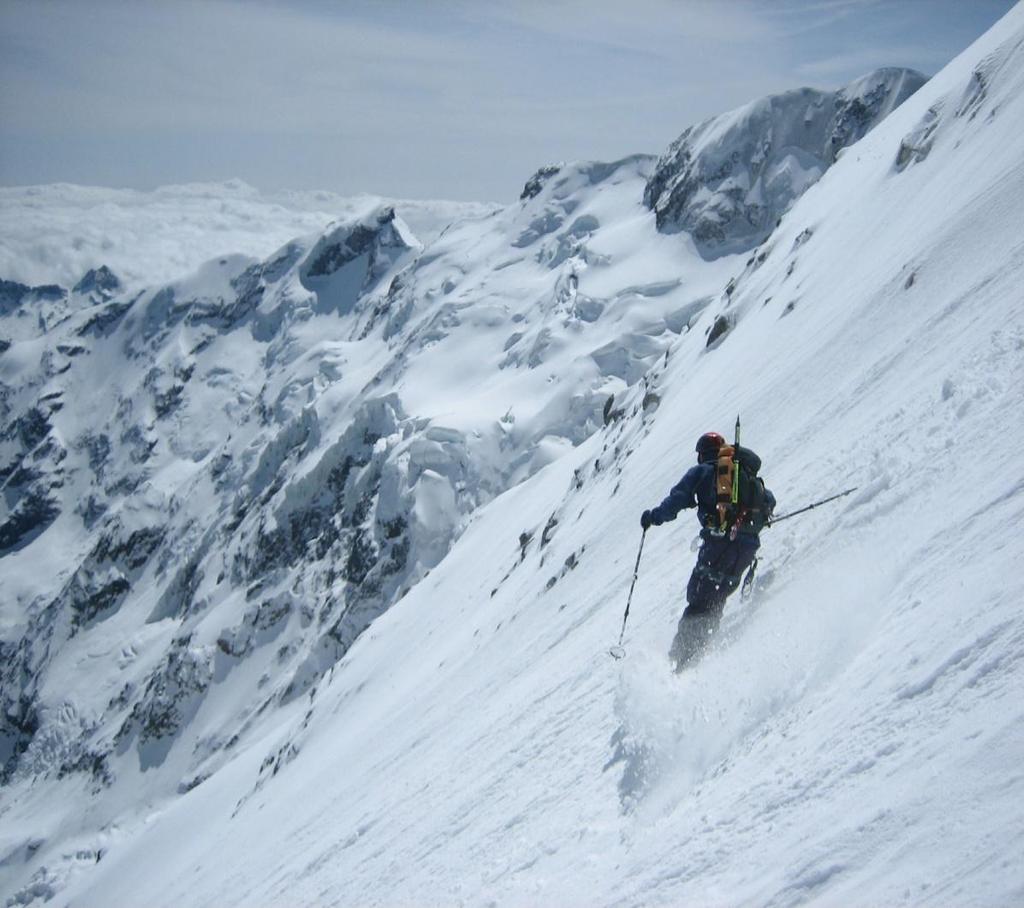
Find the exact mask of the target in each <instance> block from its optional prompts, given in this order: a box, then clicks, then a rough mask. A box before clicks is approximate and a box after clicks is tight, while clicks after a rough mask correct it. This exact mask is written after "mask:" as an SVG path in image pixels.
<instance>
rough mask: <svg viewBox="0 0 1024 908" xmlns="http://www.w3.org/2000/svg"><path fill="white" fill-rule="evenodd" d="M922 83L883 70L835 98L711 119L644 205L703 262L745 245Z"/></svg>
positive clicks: (661, 175)
mask: <svg viewBox="0 0 1024 908" xmlns="http://www.w3.org/2000/svg"><path fill="white" fill-rule="evenodd" d="M925 81H926V80H925V77H924V76H922V75H921V74H920V73H918V72H915V71H913V70H909V69H879V70H876V71H875V72H873V73H870V74H869V75H867V76H864V77H862V78H860V79H857V80H856V81H854V82H851V83H850V84H849V85H847V86H846V87H844V88H842V89H840V90H839V91H836V92H824V91H817V90H815V89H811V88H801V89H796V90H794V91H788V92H785V93H784V94H781V95H771V96H769V97H766V98H761V99H760V100H758V101H754V102H753V103H751V104H747V105H746V106H744V107H740V108H738V109H736V110H734V111H731V112H730V113H727V114H722V115H720V116H717V117H712V118H711V119H709V120H706V121H704V122H703V123H700V124H698V125H697V126H691V127H690V128H689V129H687V130H686V131H685V132H684V133H683V134H682V135H681V136H680V137H679V138H678V139H676V140H675V142H673V143H672V145H671V146H670V147H669V149H668V151H667V152H666V153H665V154H664V155H663V156H662V157H661V158H660V159H659V161H658V164H657V166H656V168H655V170H654V174H653V175H652V177H651V179H650V181H649V182H648V184H647V188H646V189H645V191H644V201H645V203H646V204H647V205H648V206H649V207H650V208H652V209H653V210H654V211H655V213H656V215H657V219H658V228H659V229H661V230H670V231H671V230H685V231H687V232H688V233H690V234H692V236H693V238H694V240H695V242H696V243H697V247H698V248H699V249H700V250H701V252H702V254H703V255H705V256H706V257H709V258H711V257H716V256H721V255H725V254H727V253H732V252H743V251H746V250H748V249H751V248H753V247H754V246H757V245H758V244H759V243H761V242H763V241H764V240H765V238H767V236H768V234H770V233H771V232H772V230H773V229H774V228H775V224H776V222H777V221H778V219H779V217H781V216H782V214H784V213H785V212H786V211H787V209H788V208H789V207H790V206H791V205H792V204H793V202H794V201H795V200H796V199H798V198H799V197H800V196H801V195H802V194H803V193H804V192H805V191H806V190H807V188H808V187H809V186H811V185H812V184H813V183H815V182H816V181H817V180H818V179H819V178H820V177H821V175H822V174H823V173H824V172H825V171H826V170H827V169H828V168H829V167H831V166H832V164H833V163H834V162H835V160H836V158H837V157H838V156H839V153H840V152H841V151H842V150H843V149H844V148H846V147H848V146H850V145H852V144H853V143H854V142H856V141H857V140H859V139H861V138H863V137H864V136H865V135H866V134H867V133H868V132H869V131H870V130H871V129H872V128H873V127H874V126H875V125H877V124H878V123H879V122H881V121H882V120H883V119H884V118H885V117H886V116H888V114H889V113H890V112H891V111H892V110H893V109H894V108H896V107H897V106H899V105H900V104H901V103H903V101H904V100H906V99H907V98H908V97H910V95H912V94H913V93H914V92H915V91H917V90H918V89H919V88H920V87H921V86H922V85H923V84H924V82H925Z"/></svg>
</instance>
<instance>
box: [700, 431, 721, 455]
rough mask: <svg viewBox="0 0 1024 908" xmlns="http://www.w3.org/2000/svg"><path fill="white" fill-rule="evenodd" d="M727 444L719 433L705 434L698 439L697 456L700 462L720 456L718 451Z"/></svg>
mask: <svg viewBox="0 0 1024 908" xmlns="http://www.w3.org/2000/svg"><path fill="white" fill-rule="evenodd" d="M724 444H725V439H724V438H723V437H722V436H721V435H719V434H718V433H717V432H705V433H704V434H703V435H701V437H700V438H698V439H697V448H696V451H697V456H698V458H699V459H700V460H708V459H711V458H714V457H717V456H718V449H719V448H720V447H722V445H724Z"/></svg>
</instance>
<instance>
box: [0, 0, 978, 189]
mask: <svg viewBox="0 0 1024 908" xmlns="http://www.w3.org/2000/svg"><path fill="white" fill-rule="evenodd" d="M934 2H935V3H936V4H940V5H942V4H946V3H947V2H948V3H953V2H954V0H934ZM972 8H973V6H972ZM957 9H958V10H960V11H961V13H962V10H963V7H957ZM962 15H963V16H965V15H966V13H962ZM0 17H2V27H0V111H2V114H3V115H2V116H0V146H2V147H4V149H5V154H4V155H3V156H2V157H0V181H4V182H8V183H10V182H21V183H24V182H49V181H53V180H73V181H76V182H96V181H100V180H102V181H105V182H117V183H119V184H120V185H125V184H127V185H134V186H152V185H157V184H159V183H160V182H170V181H180V180H185V179H223V178H226V177H230V176H235V175H238V176H242V177H244V178H245V179H247V180H249V181H250V182H253V183H257V184H259V185H263V186H267V187H269V188H276V187H285V186H302V187H310V188H311V187H313V186H315V185H318V186H321V187H323V188H329V189H335V190H339V191H342V192H346V193H352V192H357V191H370V192H378V193H381V194H387V195H392V196H395V195H399V196H410V195H419V196H429V197H438V196H442V195H447V196H450V197H453V198H463V199H465V198H471V197H476V198H496V197H498V198H501V197H505V198H508V197H511V196H512V194H513V193H517V192H518V189H519V187H520V185H521V183H522V181H523V179H525V177H526V176H527V175H528V174H529V173H530V172H531V171H532V170H533V169H534V168H535V167H536V166H537V165H538V164H540V163H543V162H545V161H551V160H559V159H571V158H580V157H589V158H601V157H613V156H623V155H625V154H628V153H631V152H636V151H650V152H659V151H661V150H662V149H663V148H664V147H665V146H666V145H667V144H668V142H670V141H671V140H672V139H673V138H674V137H675V136H676V135H678V133H679V132H681V131H682V130H683V129H684V128H685V127H686V126H688V125H690V124H692V123H694V122H696V121H698V120H701V119H704V118H706V117H708V116H711V115H713V114H716V113H719V112H722V111H724V110H728V109H731V108H734V107H737V106H739V105H741V104H743V103H746V102H747V101H749V100H751V99H753V98H755V97H758V96H761V95H764V94H767V93H770V92H774V91H781V90H784V89H786V88H791V87H794V86H795V85H797V84H803V83H806V82H807V81H813V82H822V81H830V82H831V83H832V84H833V85H836V84H838V83H839V81H842V80H845V79H847V78H850V77H852V76H854V75H860V74H861V73H862V72H863V71H864V70H866V69H869V68H871V67H872V66H874V65H876V63H886V64H905V63H906V64H910V65H916V66H918V67H919V68H920V67H922V66H923V65H927V66H929V67H933V66H934V65H935V64H933V62H932V61H936V62H941V59H938V60H937V58H936V53H937V52H936V51H935V50H934V48H935V47H939V48H943V47H947V46H950V41H952V42H953V44H952V48H953V49H955V48H956V47H957V46H962V45H963V44H966V43H967V41H968V40H969V39H970V38H973V37H975V36H976V34H977V33H978V31H980V30H981V28H982V27H983V25H980V26H978V28H977V30H976V31H974V32H973V33H970V34H968V35H967V36H966V38H964V39H963V40H957V39H956V38H955V37H954V38H951V37H949V35H946V39H945V41H944V42H940V41H937V40H934V34H933V32H929V31H928V29H929V28H931V29H933V31H934V29H937V28H945V26H946V23H945V21H944V20H943V17H942V16H941V15H936V14H935V13H934V12H933V11H932V10H931V8H930V4H927V3H909V2H908V3H906V4H895V5H894V4H893V3H891V2H887V0H805V2H798V0H778V2H769V0H630V2H629V3H623V2H621V0H543V2H542V0H517V2H516V3H511V4H504V5H499V4H490V3H480V2H477V0H402V2H388V0H346V2H344V3H340V4H339V3H335V2H328V0H288V2H285V0H278V2H270V0H245V2H242V0H205V2H198V0H176V2H171V0H166V2H155V0H153V2H126V0H121V2H119V0H90V2H89V3H82V2H77V0H75V2H72V0H47V2H35V0H32V2H28V0H2V2H0ZM960 27H961V29H963V28H966V27H967V26H966V25H964V24H963V23H961V24H960ZM927 47H932V48H933V50H932V53H931V55H930V56H928V57H927V58H924V57H922V56H921V54H922V52H923V51H924V50H925V49H927ZM871 49H874V50H871ZM908 50H913V51H915V52H916V56H915V58H913V59H901V58H900V56H899V54H900V53H901V52H903V51H908ZM938 53H940V54H941V51H939V52H938ZM951 54H952V50H951V52H950V55H951ZM922 60H927V63H922Z"/></svg>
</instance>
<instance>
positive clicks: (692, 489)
mask: <svg viewBox="0 0 1024 908" xmlns="http://www.w3.org/2000/svg"><path fill="white" fill-rule="evenodd" d="M700 476H701V470H700V467H699V466H696V467H690V469H689V470H687V471H686V475H685V476H683V478H682V479H680V480H679V482H678V483H676V484H675V485H674V486H673V487H672V491H671V492H669V493H668V497H667V498H666V499H665V500H664V501H663V502H662V503H661V504H659V505H658V506H657V507H656V508H651V510H650V515H651V523H653V524H654V525H655V526H659V525H660V524H663V523H665V522H666V521H668V520H675V519H676V515H677V514H678V513H679V512H680V511H682V510H684V509H685V508H695V507H697V483H698V481H699V480H700Z"/></svg>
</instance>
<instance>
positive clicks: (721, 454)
mask: <svg viewBox="0 0 1024 908" xmlns="http://www.w3.org/2000/svg"><path fill="white" fill-rule="evenodd" d="M760 469H761V458H760V457H758V456H757V455H756V454H755V453H754V452H753V451H751V450H750V448H744V447H742V446H741V445H722V447H721V448H720V449H719V451H718V461H717V463H716V464H715V493H716V499H717V502H718V524H717V526H714V527H711V529H712V530H714V531H715V532H717V533H722V534H723V535H724V534H725V533H728V534H729V536H730V538H732V539H735V538H736V535H737V533H739V532H740V531H741V530H742V531H746V532H748V533H749V532H754V533H759V532H760V531H761V530H762V529H763V528H764V526H765V524H767V523H768V512H767V510H766V508H765V506H764V498H765V495H764V480H763V479H761V477H760V476H758V475H757V471H758V470H760Z"/></svg>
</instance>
